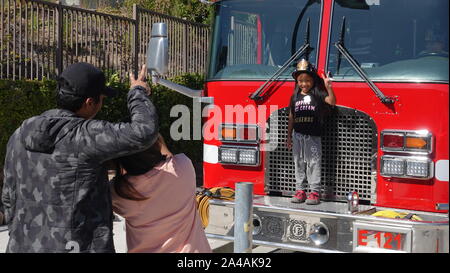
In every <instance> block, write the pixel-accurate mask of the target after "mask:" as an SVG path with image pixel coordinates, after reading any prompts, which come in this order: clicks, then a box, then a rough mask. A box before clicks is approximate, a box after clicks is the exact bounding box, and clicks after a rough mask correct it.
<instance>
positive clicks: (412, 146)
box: [381, 130, 433, 154]
mask: <svg viewBox="0 0 450 273" xmlns="http://www.w3.org/2000/svg"><path fill="white" fill-rule="evenodd" d="M432 147H433V138H432V134H431V133H430V132H428V131H427V130H419V131H407V130H384V131H382V132H381V150H382V151H385V152H399V153H412V154H431V153H432V150H433V148H432Z"/></svg>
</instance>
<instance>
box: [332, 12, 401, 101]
mask: <svg viewBox="0 0 450 273" xmlns="http://www.w3.org/2000/svg"><path fill="white" fill-rule="evenodd" d="M344 33H345V16H344V17H342V25H341V33H340V37H339V41H337V42H336V43H335V44H334V46H335V47H336V48H337V49H338V51H339V53H338V62H337V71H339V66H340V64H341V55H342V56H344V57H345V59H347V61H348V62H349V63H350V65H351V66H352V67H353V68H354V69H355V70H356V72H357V73H358V75H359V76H360V77H361V78H362V79H363V80H364V81H365V82H366V83H367V85H368V86H369V87H370V89H372V91H373V92H374V93H375V95H376V96H377V97H378V98H379V99H380V100H381V102H382V103H384V104H393V103H394V102H395V100H394V99H393V98H389V97H386V95H384V94H383V92H381V90H380V89H379V88H378V87H377V86H376V85H375V84H374V83H373V82H372V80H370V79H369V77H368V76H367V74H366V73H365V72H364V70H362V68H361V66H360V65H359V63H358V62H357V61H356V59H355V58H354V57H353V56H352V55H351V54H350V52H348V50H347V49H346V48H345V46H344Z"/></svg>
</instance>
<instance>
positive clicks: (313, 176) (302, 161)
mask: <svg viewBox="0 0 450 273" xmlns="http://www.w3.org/2000/svg"><path fill="white" fill-rule="evenodd" d="M292 155H293V157H294V165H295V180H296V183H295V185H296V190H306V186H307V185H308V184H309V188H310V190H311V191H315V192H319V193H320V177H321V166H322V140H321V138H320V136H310V135H303V134H300V133H296V132H295V131H294V132H293V133H292ZM306 180H307V182H308V183H306Z"/></svg>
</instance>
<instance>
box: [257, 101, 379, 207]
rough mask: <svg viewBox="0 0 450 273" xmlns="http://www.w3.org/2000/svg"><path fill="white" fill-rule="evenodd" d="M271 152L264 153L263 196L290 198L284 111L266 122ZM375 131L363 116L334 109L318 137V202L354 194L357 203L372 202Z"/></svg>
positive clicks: (289, 159) (291, 188)
mask: <svg viewBox="0 0 450 273" xmlns="http://www.w3.org/2000/svg"><path fill="white" fill-rule="evenodd" d="M268 124H269V138H270V141H271V143H270V146H271V147H272V149H270V150H269V151H267V152H266V160H265V164H266V165H265V167H266V185H265V188H266V192H267V193H268V194H269V195H277V194H281V195H283V196H292V195H293V194H294V192H295V175H294V161H293V157H292V151H290V150H288V149H287V147H286V144H285V142H286V135H287V124H288V108H281V109H279V110H278V111H277V112H275V113H273V114H272V115H271V116H270V118H269V120H268ZM377 142H378V137H377V128H376V125H375V122H374V121H373V120H372V118H370V116H368V115H367V114H365V113H363V112H361V111H358V110H355V109H351V108H346V107H342V106H336V107H334V109H333V111H332V114H331V115H330V116H329V118H327V120H326V121H325V124H324V135H323V136H322V199H325V200H333V201H344V200H345V198H346V196H347V194H348V193H349V192H351V191H354V190H356V191H357V192H358V194H359V198H360V200H366V201H369V202H371V203H375V202H376V174H377Z"/></svg>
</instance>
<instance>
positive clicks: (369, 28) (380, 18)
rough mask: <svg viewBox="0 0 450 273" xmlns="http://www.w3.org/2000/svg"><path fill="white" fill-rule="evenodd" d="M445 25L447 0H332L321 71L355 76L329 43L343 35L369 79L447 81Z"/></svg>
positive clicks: (337, 76)
mask: <svg viewBox="0 0 450 273" xmlns="http://www.w3.org/2000/svg"><path fill="white" fill-rule="evenodd" d="M361 3H362V4H361ZM343 17H345V18H346V19H345V20H346V23H345V33H344V35H342V34H341V23H342V18H343ZM448 24H449V22H448V1H443V0H428V1H423V0H408V1H405V0H389V1H387V0H365V1H353V0H337V1H335V3H334V10H333V22H332V28H331V29H332V30H331V40H330V46H329V50H330V51H329V55H328V57H329V58H328V67H327V70H329V71H331V72H332V74H333V78H334V79H335V80H345V81H349V80H350V81H360V80H361V77H360V76H359V75H358V73H357V71H355V69H354V68H353V67H352V66H351V65H350V63H349V62H348V60H346V59H344V58H342V57H341V56H339V51H338V50H337V48H336V47H335V46H334V43H335V42H337V41H338V40H339V39H340V37H342V36H344V37H345V38H344V44H345V47H346V49H347V50H348V51H349V53H350V54H351V55H352V56H353V57H354V59H355V60H356V61H357V62H358V63H359V65H360V67H361V68H362V69H363V70H364V71H365V72H366V74H367V75H368V77H369V78H370V79H371V80H374V81H400V82H402V81H406V82H408V81H409V82H448V78H449V74H448V73H449V72H448ZM339 58H340V59H339ZM338 64H339V65H338Z"/></svg>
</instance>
